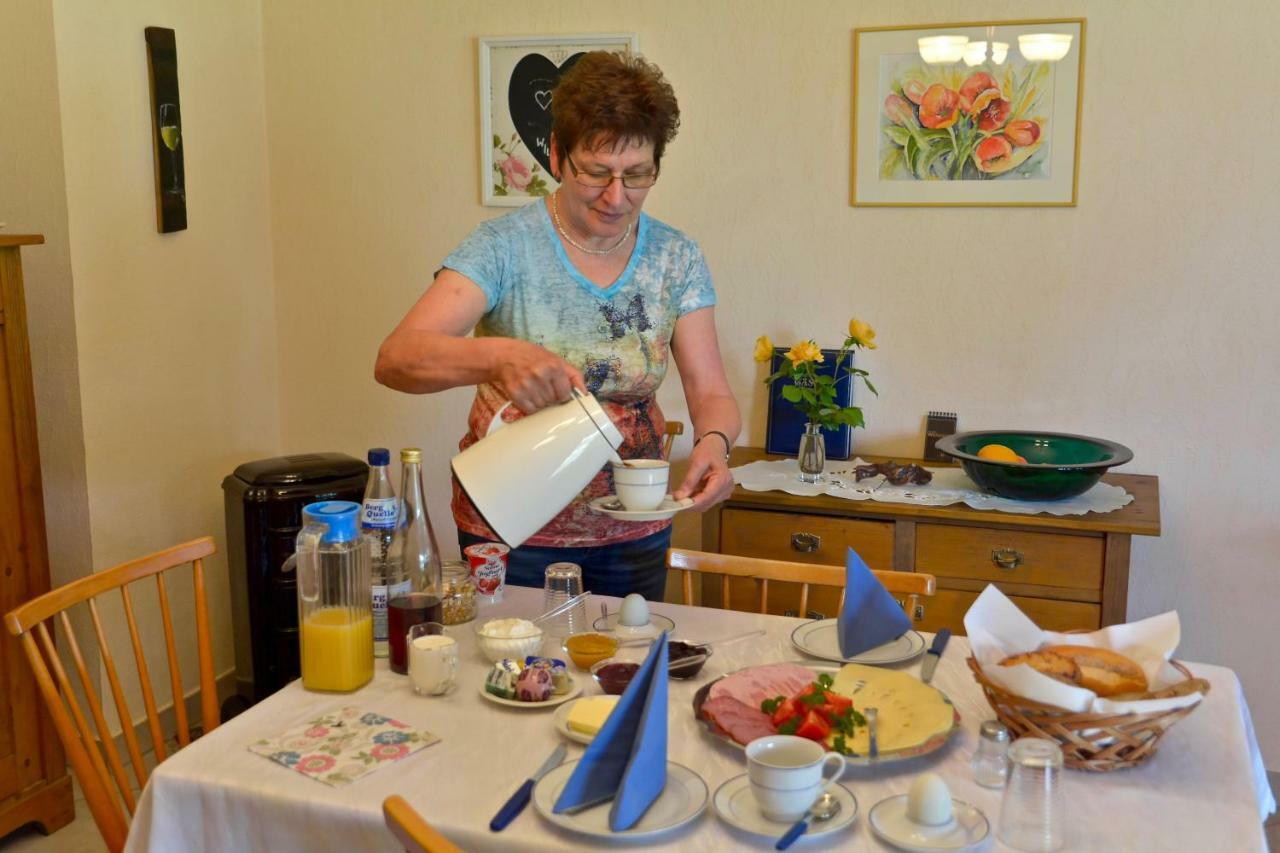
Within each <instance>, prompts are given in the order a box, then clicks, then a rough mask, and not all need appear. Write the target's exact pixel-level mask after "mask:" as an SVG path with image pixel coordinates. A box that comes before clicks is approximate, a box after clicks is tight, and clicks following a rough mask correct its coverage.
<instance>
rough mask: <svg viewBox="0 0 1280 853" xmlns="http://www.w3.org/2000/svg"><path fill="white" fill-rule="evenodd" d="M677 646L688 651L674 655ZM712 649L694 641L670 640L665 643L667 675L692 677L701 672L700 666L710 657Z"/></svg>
mask: <svg viewBox="0 0 1280 853" xmlns="http://www.w3.org/2000/svg"><path fill="white" fill-rule="evenodd" d="M677 647H679V650H680V651H681V652H684V651H686V650H687V651H688V653H687V654H684V655H682V656H681V657H676V656H675V652H676V650H677ZM712 651H714V650H713V649H712V648H711V647H710V646H699V645H697V644H696V643H686V642H684V641H683V640H671V641H670V642H669V643H668V644H667V675H668V676H670V677H671V678H680V679H685V678H693V677H695V676H696V675H697V674H698V673H700V672H702V667H703V665H704V664H706V662H707V659H708V658H710V657H711V653H712Z"/></svg>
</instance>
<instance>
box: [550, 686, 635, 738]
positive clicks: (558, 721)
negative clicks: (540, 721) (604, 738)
mask: <svg viewBox="0 0 1280 853" xmlns="http://www.w3.org/2000/svg"><path fill="white" fill-rule="evenodd" d="M621 698H622V697H621V696H608V695H605V696H584V697H582V699H574V700H573V701H572V702H565V703H563V704H561V706H560V707H559V708H556V714H555V716H554V717H552V718H551V723H552V725H554V726H555V727H556V731H558V732H559V733H560V734H562V735H564V736H565V737H567V738H568V739H569V740H571V741H575V742H577V743H591V741H593V740H595V739H596V736H595V735H584V734H583V733H582V732H575V731H574V730H573V729H571V728H569V714H571V713H572V712H573V706H574V705H577V704H578V703H579V702H581V701H583V699H612V700H613V703H614V704H615V705H616V704H618V700H619V699H621Z"/></svg>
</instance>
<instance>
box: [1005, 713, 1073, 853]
mask: <svg viewBox="0 0 1280 853" xmlns="http://www.w3.org/2000/svg"><path fill="white" fill-rule="evenodd" d="M1009 761H1010V764H1011V765H1012V772H1011V773H1010V774H1009V785H1008V787H1006V788H1005V789H1004V800H1003V801H1002V802H1001V804H1000V824H999V828H998V830H997V833H996V834H997V835H998V836H999V838H1000V840H1001V841H1003V842H1004V843H1005V844H1007V845H1009V846H1010V847H1012V848H1013V849H1015V850H1026V851H1034V853H1052V851H1055V850H1061V849H1062V848H1063V846H1064V845H1065V844H1066V828H1067V820H1066V813H1065V809H1066V803H1065V801H1064V796H1063V790H1062V747H1060V746H1059V745H1058V744H1056V743H1054V742H1053V741H1051V740H1047V739H1045V738H1036V737H1023V738H1018V740H1017V741H1015V742H1014V744H1013V746H1012V747H1010V748H1009Z"/></svg>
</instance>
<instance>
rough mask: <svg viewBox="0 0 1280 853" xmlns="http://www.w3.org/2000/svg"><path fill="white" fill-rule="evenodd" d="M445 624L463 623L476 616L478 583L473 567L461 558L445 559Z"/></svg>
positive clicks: (443, 566)
mask: <svg viewBox="0 0 1280 853" xmlns="http://www.w3.org/2000/svg"><path fill="white" fill-rule="evenodd" d="M441 568H442V569H443V574H444V624H446V625H461V624H462V623H463V622H470V621H471V620H472V619H474V618H476V584H475V581H474V580H473V579H472V578H471V567H470V565H468V564H467V563H465V562H463V561H461V560H444V561H443V562H442V563H441Z"/></svg>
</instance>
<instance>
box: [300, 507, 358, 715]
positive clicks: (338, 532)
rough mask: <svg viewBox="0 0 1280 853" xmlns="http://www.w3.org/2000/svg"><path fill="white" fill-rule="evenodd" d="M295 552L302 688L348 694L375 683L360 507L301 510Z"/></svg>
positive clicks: (308, 508) (305, 508) (306, 508)
mask: <svg viewBox="0 0 1280 853" xmlns="http://www.w3.org/2000/svg"><path fill="white" fill-rule="evenodd" d="M302 520H303V528H302V530H301V531H299V532H298V539H297V549H296V552H295V553H294V556H292V557H290V558H289V561H288V562H286V563H285V567H284V570H285V571H288V570H289V567H290V564H291V563H292V564H293V565H295V566H296V567H297V572H298V642H299V643H300V644H301V648H300V652H301V657H302V686H303V687H305V688H306V689H308V690H320V691H326V692H333V693H349V692H350V691H352V690H357V689H359V688H360V687H363V686H364V685H365V684H367V683H368V682H369V680H370V679H371V678H373V599H372V596H371V586H370V584H371V578H370V570H371V565H372V551H371V548H370V542H369V540H368V538H366V537H364V536H361V535H360V504H357V503H352V502H350V501H321V502H320V503H313V504H308V505H307V506H306V507H304V508H303V510H302Z"/></svg>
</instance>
